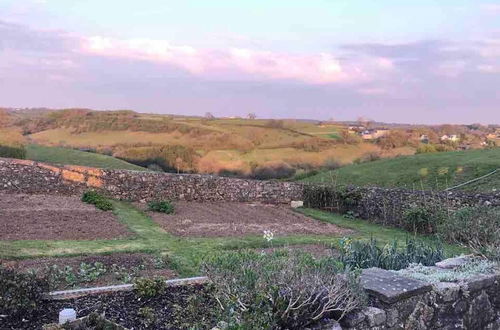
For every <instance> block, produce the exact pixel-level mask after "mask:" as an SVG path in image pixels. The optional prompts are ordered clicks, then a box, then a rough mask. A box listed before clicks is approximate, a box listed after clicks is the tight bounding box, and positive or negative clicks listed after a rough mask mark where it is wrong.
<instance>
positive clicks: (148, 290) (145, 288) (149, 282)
mask: <svg viewBox="0 0 500 330" xmlns="http://www.w3.org/2000/svg"><path fill="white" fill-rule="evenodd" d="M166 286H167V284H166V283H165V279H163V278H160V277H158V278H155V279H149V278H138V279H136V280H135V282H134V290H135V292H136V294H137V295H138V296H139V297H141V298H153V297H156V296H158V295H161V294H163V293H164V292H165V289H166Z"/></svg>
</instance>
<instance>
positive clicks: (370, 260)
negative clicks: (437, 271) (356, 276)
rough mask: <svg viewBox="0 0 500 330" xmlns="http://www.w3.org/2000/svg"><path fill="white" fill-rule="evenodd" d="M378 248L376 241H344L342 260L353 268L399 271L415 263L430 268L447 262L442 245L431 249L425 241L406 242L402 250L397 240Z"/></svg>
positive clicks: (342, 244)
mask: <svg viewBox="0 0 500 330" xmlns="http://www.w3.org/2000/svg"><path fill="white" fill-rule="evenodd" d="M378 245H379V244H378V242H377V240H375V239H373V238H372V239H370V241H368V242H364V241H352V240H350V239H347V238H346V239H343V240H342V241H341V246H340V260H341V261H342V262H343V263H344V265H346V266H348V267H351V268H370V267H378V268H383V269H392V270H398V269H402V268H405V267H407V266H408V265H410V264H412V263H417V264H422V265H426V266H430V265H434V264H435V263H436V262H438V261H441V260H443V259H444V251H443V247H442V246H441V244H440V243H439V242H438V243H436V244H433V245H429V244H427V243H425V242H424V241H417V240H415V239H412V238H407V239H406V242H405V244H404V245H403V246H399V244H398V241H397V240H394V242H393V243H392V244H387V245H385V246H384V247H383V248H380V247H379V246H378Z"/></svg>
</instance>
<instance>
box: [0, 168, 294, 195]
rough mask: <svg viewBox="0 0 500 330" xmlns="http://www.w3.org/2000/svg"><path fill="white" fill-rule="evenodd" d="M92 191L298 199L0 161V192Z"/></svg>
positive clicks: (224, 182) (187, 179)
mask: <svg viewBox="0 0 500 330" xmlns="http://www.w3.org/2000/svg"><path fill="white" fill-rule="evenodd" d="M87 189H97V190H101V191H103V192H104V193H106V194H108V195H109V196H111V197H114V198H119V199H124V200H132V201H148V200H153V199H171V200H196V201H239V202H264V203H289V202H290V201H292V200H300V199H301V198H302V185H300V184H296V183H288V182H280V181H258V180H247V179H234V178H225V177H218V176H211V175H198V174H169V173H157V172H140V171H126V170H103V169H96V168H90V167H83V166H70V165H67V166H56V165H48V164H44V163H39V162H34V161H28V160H15V159H5V158H0V191H5V192H11V193H16V192H22V193H28V194H29V193H32V194H61V195H80V194H81V193H82V192H83V191H85V190H87Z"/></svg>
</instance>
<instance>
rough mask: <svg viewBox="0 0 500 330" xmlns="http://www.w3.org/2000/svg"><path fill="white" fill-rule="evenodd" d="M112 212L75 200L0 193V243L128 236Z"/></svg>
mask: <svg viewBox="0 0 500 330" xmlns="http://www.w3.org/2000/svg"><path fill="white" fill-rule="evenodd" d="M129 235H130V233H129V231H128V230H127V228H126V227H125V226H124V225H123V224H121V223H120V222H118V220H117V218H116V217H115V215H114V214H113V213H112V212H104V211H100V210H98V209H96V208H95V207H94V206H93V205H88V204H85V203H83V202H81V201H80V199H79V198H78V197H65V196H48V195H25V194H2V193H0V240H93V239H114V238H123V237H126V236H129Z"/></svg>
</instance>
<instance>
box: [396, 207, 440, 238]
mask: <svg viewBox="0 0 500 330" xmlns="http://www.w3.org/2000/svg"><path fill="white" fill-rule="evenodd" d="M403 221H404V226H405V228H406V229H407V230H409V231H413V232H414V233H421V234H432V233H435V231H436V227H437V226H438V225H439V224H440V223H441V222H442V221H444V213H443V212H442V211H440V210H439V209H436V208H432V207H431V206H413V207H411V208H409V209H407V210H405V211H404V213H403Z"/></svg>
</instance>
